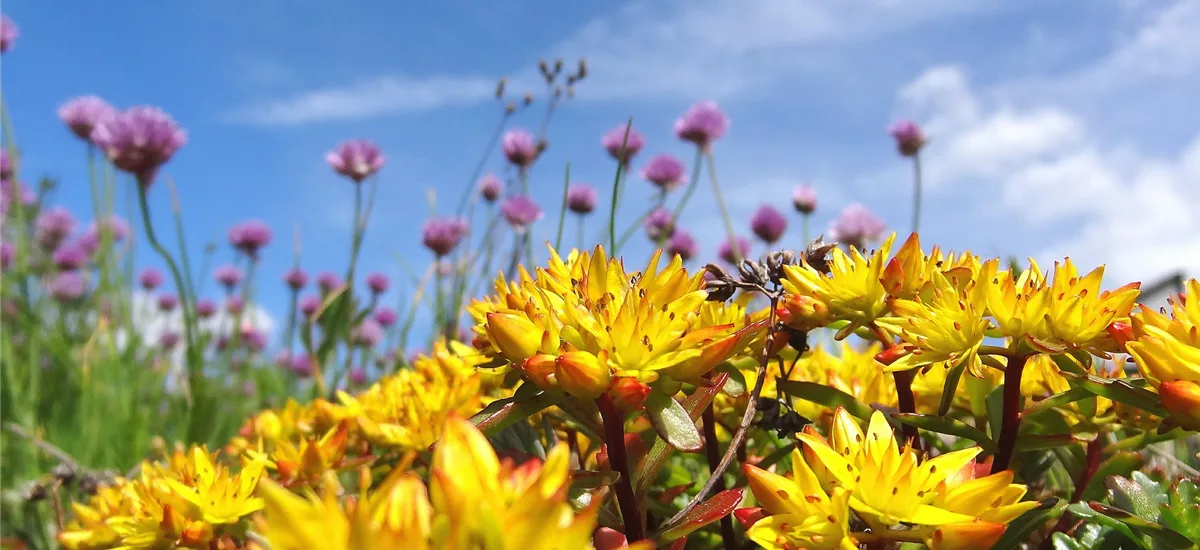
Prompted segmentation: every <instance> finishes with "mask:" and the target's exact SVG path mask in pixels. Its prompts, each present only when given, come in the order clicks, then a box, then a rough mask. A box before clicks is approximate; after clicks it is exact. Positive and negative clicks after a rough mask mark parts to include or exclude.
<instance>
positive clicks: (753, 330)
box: [471, 247, 764, 399]
mask: <svg viewBox="0 0 1200 550" xmlns="http://www.w3.org/2000/svg"><path fill="white" fill-rule="evenodd" d="M551 252H552V259H551V262H550V268H548V269H538V271H537V276H536V277H531V276H529V275H528V274H527V273H524V272H522V274H521V282H520V283H519V284H506V283H504V281H503V280H501V281H499V282H498V283H497V285H496V289H497V292H498V295H497V296H495V297H492V298H490V299H488V300H486V301H482V302H476V303H475V304H474V305H473V306H472V308H471V313H472V315H473V316H475V319H476V321H477V322H478V323H479V327H477V329H476V331H477V332H478V333H480V334H481V336H482V337H483V338H481V339H479V346H480V347H491V348H492V349H494V350H495V351H496V352H497V353H498V354H499V355H500V356H501V357H503V358H504V359H505V360H507V361H508V362H509V363H510V364H512V365H513V366H514V367H516V368H518V369H520V370H521V371H522V372H523V375H524V377H525V379H526V380H528V381H529V382H532V383H534V384H536V385H538V386H539V387H542V388H544V389H562V390H564V391H566V392H567V393H569V394H571V395H573V396H575V397H577V398H581V399H594V398H596V397H599V396H600V395H602V394H604V393H606V392H608V391H609V389H610V387H611V386H613V385H614V383H622V384H635V383H636V384H641V385H651V384H655V385H656V386H657V387H658V388H660V389H661V390H662V391H663V393H666V394H668V395H672V394H674V393H675V392H676V391H678V388H679V385H680V383H682V382H697V381H699V380H700V378H701V377H702V376H703V375H705V374H707V373H708V372H709V371H711V370H712V369H713V368H714V367H716V366H717V365H718V364H719V363H721V362H722V361H724V360H726V359H727V358H729V357H730V356H731V355H732V354H734V353H735V352H737V351H739V350H741V349H743V348H745V347H746V345H748V344H749V343H750V341H751V339H752V338H753V336H755V335H756V334H757V333H758V332H760V331H761V329H762V328H763V327H764V324H762V323H760V324H754V325H750V326H743V327H740V328H739V327H738V326H737V323H733V322H724V321H726V320H727V319H725V318H724V316H723V315H704V314H702V312H703V310H704V303H705V299H706V297H707V293H706V292H705V291H704V290H703V278H702V276H701V275H698V274H697V275H688V273H687V271H686V270H685V269H684V268H683V265H682V262H681V260H680V259H679V257H678V256H676V257H675V258H673V259H672V260H671V261H670V262H669V263H668V264H667V265H666V266H665V267H663V268H662V269H661V270H660V269H659V262H660V259H661V252H656V253H655V254H654V256H653V257H652V258H651V259H650V263H649V265H647V266H646V268H645V269H644V270H643V271H641V272H640V273H632V274H631V273H627V272H626V271H625V268H624V266H623V265H622V263H621V261H620V260H618V259H615V258H614V259H609V258H608V257H607V256H606V255H605V254H604V250H603V249H602V248H600V247H597V248H596V250H595V251H594V252H593V253H592V254H587V253H573V254H571V256H570V257H569V258H568V261H566V262H564V261H562V259H561V258H560V257H559V256H558V255H557V254H556V253H554V251H553V250H552V251H551ZM717 323H721V324H717ZM626 387H627V386H626Z"/></svg>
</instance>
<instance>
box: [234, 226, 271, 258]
mask: <svg viewBox="0 0 1200 550" xmlns="http://www.w3.org/2000/svg"><path fill="white" fill-rule="evenodd" d="M229 244H231V245H233V247H234V248H236V249H238V250H240V251H242V252H243V253H245V254H246V256H248V257H249V258H250V259H251V260H257V259H258V251H259V250H260V249H261V248H263V247H264V246H267V245H268V244H271V228H270V227H268V226H267V224H265V223H263V222H261V221H258V220H250V221H246V222H242V223H239V224H237V225H235V226H233V227H231V228H229Z"/></svg>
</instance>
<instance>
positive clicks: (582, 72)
mask: <svg viewBox="0 0 1200 550" xmlns="http://www.w3.org/2000/svg"><path fill="white" fill-rule="evenodd" d="M587 74H588V69H587V60H586V59H584V58H582V57H581V58H579V71H578V72H576V73H575V76H577V77H578V80H583V79H584V78H587Z"/></svg>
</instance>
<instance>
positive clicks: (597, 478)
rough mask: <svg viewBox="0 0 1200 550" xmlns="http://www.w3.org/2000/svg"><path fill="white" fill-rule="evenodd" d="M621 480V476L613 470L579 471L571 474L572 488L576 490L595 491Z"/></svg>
mask: <svg viewBox="0 0 1200 550" xmlns="http://www.w3.org/2000/svg"><path fill="white" fill-rule="evenodd" d="M618 479H621V474H619V473H617V472H614V471H612V470H609V471H606V472H600V471H596V470H578V471H576V472H574V473H572V474H571V487H573V488H576V489H595V488H596V487H604V486H606V485H612V484H613V483H616V482H617V480H618Z"/></svg>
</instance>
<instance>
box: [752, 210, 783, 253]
mask: <svg viewBox="0 0 1200 550" xmlns="http://www.w3.org/2000/svg"><path fill="white" fill-rule="evenodd" d="M750 229H751V230H752V231H754V234H755V235H758V238H760V239H762V240H763V242H766V243H767V244H774V243H775V242H776V241H778V240H779V238H780V237H782V236H783V232H784V231H787V218H785V217H783V214H780V213H779V211H778V210H776V209H775V208H774V207H772V206H770V205H766V204H764V205H762V206H760V207H759V209H758V211H757V212H755V213H754V216H752V217H751V218H750Z"/></svg>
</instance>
